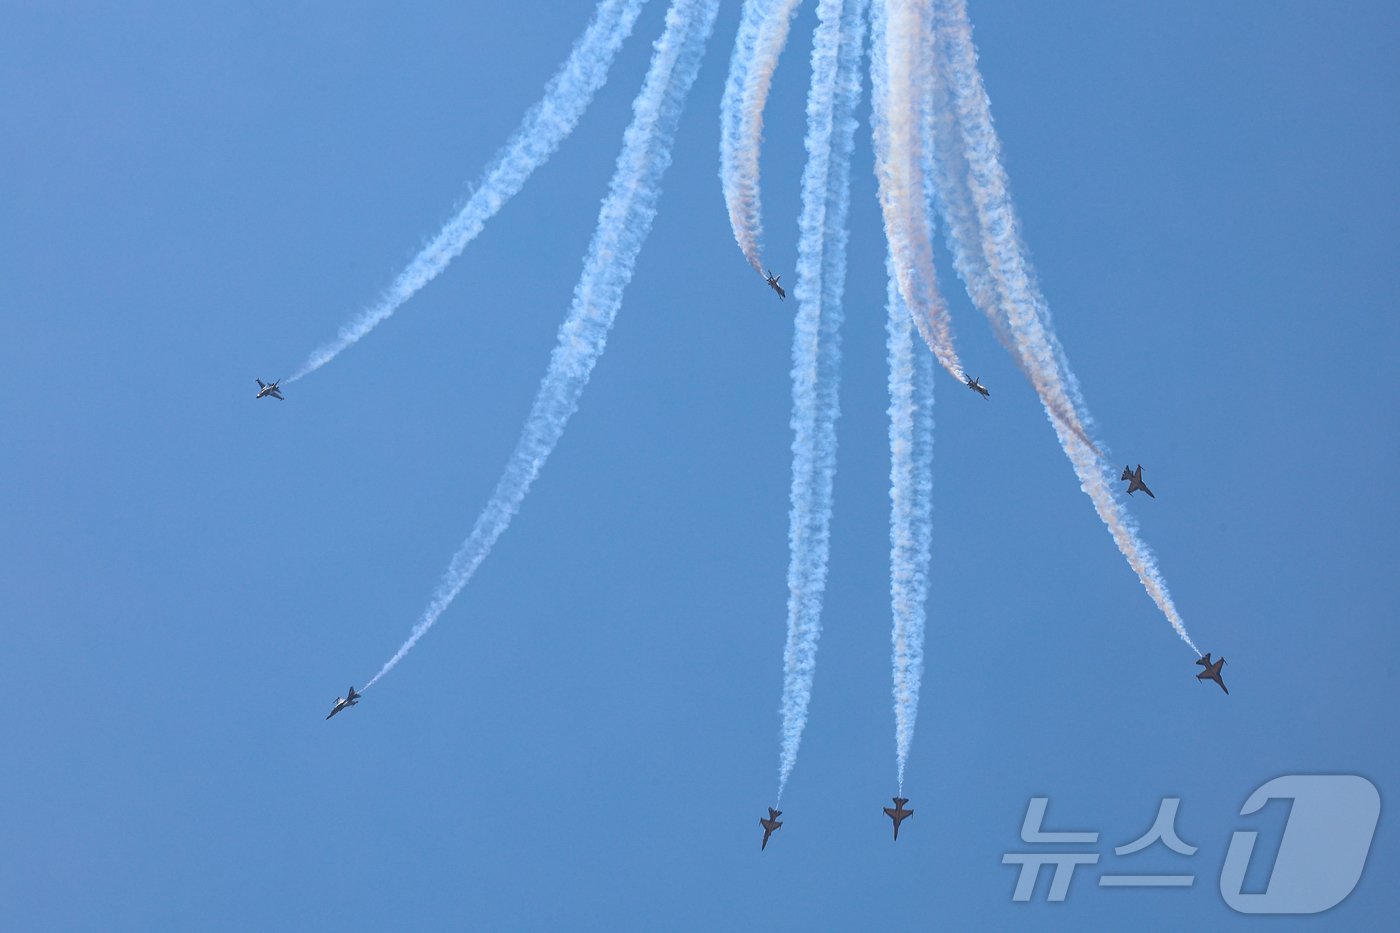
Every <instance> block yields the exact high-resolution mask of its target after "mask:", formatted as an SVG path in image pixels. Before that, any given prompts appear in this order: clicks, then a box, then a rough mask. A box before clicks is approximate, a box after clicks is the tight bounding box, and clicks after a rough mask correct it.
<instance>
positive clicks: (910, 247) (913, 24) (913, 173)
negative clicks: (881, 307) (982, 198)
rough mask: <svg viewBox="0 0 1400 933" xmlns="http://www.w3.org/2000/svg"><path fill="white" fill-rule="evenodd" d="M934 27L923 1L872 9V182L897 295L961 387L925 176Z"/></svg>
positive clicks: (896, 1)
mask: <svg viewBox="0 0 1400 933" xmlns="http://www.w3.org/2000/svg"><path fill="white" fill-rule="evenodd" d="M930 22H931V20H930V17H929V11H928V4H927V2H926V0H883V2H877V3H876V4H875V16H874V29H873V33H872V40H871V54H870V75H871V83H872V92H871V98H872V100H873V103H874V108H873V126H872V129H873V131H874V132H873V138H874V143H875V175H876V178H877V180H878V182H879V189H880V208H881V210H882V212H883V214H884V218H885V238H886V240H887V241H888V242H889V247H890V253H891V255H892V256H893V259H894V266H895V276H896V279H897V280H898V283H899V289H900V294H901V296H902V297H903V299H904V303H905V304H906V305H907V306H908V307H909V309H910V311H911V313H912V314H913V316H914V323H915V324H917V325H918V328H919V333H920V335H922V336H923V338H924V342H925V343H926V344H928V347H929V349H930V350H932V351H933V354H934V356H935V357H937V358H938V362H939V364H940V365H942V366H943V368H944V369H946V370H948V372H950V373H952V374H953V376H954V377H955V378H957V379H959V380H963V379H965V378H966V375H965V373H964V371H963V366H962V362H961V361H960V360H959V359H958V353H957V350H956V349H955V348H954V346H953V328H952V323H951V320H950V317H949V314H948V306H947V304H946V302H945V301H944V300H943V295H942V293H941V292H940V291H939V289H938V275H937V272H936V271H935V268H934V264H933V230H932V229H931V226H930V224H929V215H930V211H929V199H930V197H931V192H930V191H929V190H928V188H927V186H926V184H925V172H924V170H923V169H924V163H925V161H926V158H925V153H924V149H925V147H924V145H923V136H922V133H921V129H922V127H923V125H924V120H923V95H922V92H921V89H920V85H919V79H920V77H921V62H922V61H923V60H924V58H925V56H923V55H921V54H920V52H921V51H922V50H923V49H924V48H925V47H926V42H925V41H924V40H923V37H924V36H925V34H926V33H927V29H928V26H929V24H930Z"/></svg>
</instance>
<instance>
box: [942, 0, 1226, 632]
mask: <svg viewBox="0 0 1400 933" xmlns="http://www.w3.org/2000/svg"><path fill="white" fill-rule="evenodd" d="M938 14H939V23H938V30H937V35H938V42H937V47H938V48H939V49H940V50H941V51H942V52H943V56H942V57H943V67H944V74H945V75H946V76H947V78H948V91H949V94H950V95H951V99H952V102H953V109H954V112H955V113H956V117H957V124H958V128H959V136H958V141H959V142H960V143H961V147H962V158H963V160H964V161H965V163H966V165H967V173H966V176H965V183H966V185H967V186H968V189H969V192H970V201H971V203H972V204H973V205H975V209H976V215H977V216H976V228H977V231H978V240H979V241H978V242H975V243H969V242H966V241H964V240H959V242H958V245H957V248H956V250H955V252H960V253H962V254H963V259H962V261H965V262H972V261H980V262H981V263H982V266H983V269H984V270H985V274H986V275H987V276H988V277H989V279H990V281H991V282H992V283H993V287H994V290H995V292H996V294H997V297H998V302H997V307H996V308H995V309H991V310H990V311H989V309H987V308H983V311H984V312H986V313H989V316H993V320H994V321H996V320H998V319H999V320H1000V327H999V330H1001V331H1002V332H1003V333H1005V334H1008V335H1009V336H1010V338H1011V343H1012V346H1011V349H1012V350H1013V352H1014V353H1015V354H1016V355H1017V357H1018V359H1019V362H1020V365H1021V368H1022V369H1023V370H1024V371H1025V373H1026V374H1027V376H1029V377H1030V380H1031V384H1032V385H1033V386H1034V387H1035V390H1036V393H1037V394H1038V395H1039V396H1040V399H1041V403H1042V404H1043V405H1044V406H1045V411H1046V414H1047V415H1048V416H1049V418H1050V422H1051V424H1053V425H1054V427H1055V432H1056V434H1057V435H1058V436H1059V439H1060V445H1061V446H1062V447H1063V448H1064V450H1065V454H1066V455H1067V456H1068V457H1069V460H1070V463H1071V464H1073V466H1074V471H1075V473H1076V474H1077V475H1078V477H1079V481H1080V485H1081V488H1082V489H1083V490H1084V492H1085V493H1086V494H1088V496H1089V498H1090V499H1091V500H1092V501H1093V503H1094V508H1095V510H1096V511H1097V512H1098V513H1099V517H1100V518H1101V519H1102V520H1103V522H1104V524H1105V525H1107V526H1108V530H1109V532H1110V533H1111V534H1112V535H1113V540H1114V542H1115V543H1116V544H1117V545H1118V549H1119V550H1120V551H1121V552H1122V553H1123V556H1124V557H1126V558H1127V560H1128V564H1129V565H1130V566H1131V567H1132V568H1133V570H1134V571H1135V572H1136V573H1137V575H1138V579H1139V580H1141V581H1142V585H1143V587H1144V588H1145V589H1146V590H1147V593H1148V595H1149V596H1151V597H1152V600H1153V602H1155V603H1156V604H1157V608H1158V609H1160V610H1161V611H1162V614H1163V615H1164V616H1166V618H1167V621H1168V622H1170V623H1171V626H1172V628H1173V629H1175V630H1176V633H1177V635H1178V636H1180V637H1181V640H1182V641H1184V642H1186V644H1188V645H1190V646H1191V649H1192V650H1193V651H1195V652H1196V653H1197V654H1198V655H1199V654H1200V653H1201V652H1200V650H1199V649H1198V648H1196V645H1195V643H1194V642H1192V641H1191V636H1190V635H1188V634H1187V632H1186V626H1185V625H1184V624H1183V622H1182V620H1181V615H1180V613H1178V612H1177V609H1176V605H1175V604H1174V603H1173V602H1172V598H1171V594H1170V593H1169V592H1168V590H1167V584H1166V581H1165V580H1163V579H1162V575H1161V573H1160V571H1159V570H1158V569H1157V561H1156V558H1155V557H1153V555H1152V551H1151V550H1150V549H1149V548H1148V547H1147V544H1146V543H1145V542H1143V541H1142V540H1141V538H1140V537H1139V536H1138V532H1137V526H1136V523H1135V522H1133V520H1132V518H1131V517H1130V516H1129V515H1128V514H1127V513H1126V512H1124V511H1123V508H1122V504H1121V503H1120V502H1119V500H1118V499H1117V498H1116V497H1115V495H1114V492H1115V490H1114V487H1113V486H1112V483H1113V482H1114V477H1113V474H1112V473H1110V472H1108V470H1107V468H1106V465H1105V464H1104V462H1103V461H1102V460H1101V459H1100V457H1099V456H1098V451H1097V449H1096V448H1095V447H1094V445H1093V444H1092V443H1091V442H1090V441H1089V438H1088V436H1087V433H1088V432H1087V428H1086V425H1089V424H1091V423H1092V422H1091V421H1090V419H1089V417H1088V413H1087V408H1086V406H1085V404H1084V400H1083V398H1082V396H1081V395H1080V392H1079V386H1078V383H1077V381H1076V380H1075V378H1074V374H1073V373H1072V372H1071V371H1070V368H1069V361H1068V359H1067V358H1066V357H1065V354H1064V350H1063V349H1062V348H1061V346H1060V343H1059V340H1058V339H1057V338H1056V337H1055V334H1054V329H1053V326H1052V325H1051V322H1050V313H1049V307H1048V305H1047V304H1046V302H1045V298H1044V296H1043V295H1042V294H1041V292H1040V287H1039V285H1038V284H1037V282H1036V279H1035V274H1034V271H1033V270H1032V268H1031V265H1030V261H1029V259H1028V258H1027V255H1026V250H1025V247H1024V245H1023V243H1022V241H1021V236H1020V232H1019V231H1020V224H1019V221H1018V219H1017V217H1016V212H1015V207H1014V205H1013V204H1012V202H1011V195H1010V189H1009V186H1008V183H1007V179H1006V170H1005V168H1004V167H1003V165H1002V161H1001V143H1000V141H999V140H998V139H997V135H996V130H995V129H994V128H993V126H992V117H991V105H990V103H989V101H988V99H987V93H986V89H985V88H984V87H983V84H982V76H981V74H980V73H979V71H978V69H977V52H976V49H975V47H974V46H973V42H972V25H971V23H970V22H969V21H968V17H967V7H966V4H965V3H964V2H963V0H947V2H946V3H943V4H941V5H940V7H939V10H938ZM958 197H959V196H956V195H955V196H953V197H945V198H944V199H942V201H941V202H940V203H944V204H956V203H959V202H958V200H957V199H958ZM964 203H965V202H964ZM966 227H967V225H966V224H965V223H962V224H950V229H953V230H965V229H966ZM974 297H975V296H974Z"/></svg>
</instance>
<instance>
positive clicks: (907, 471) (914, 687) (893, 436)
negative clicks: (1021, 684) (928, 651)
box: [886, 262, 933, 795]
mask: <svg viewBox="0 0 1400 933" xmlns="http://www.w3.org/2000/svg"><path fill="white" fill-rule="evenodd" d="M889 265H890V267H891V268H890V284H889V321H888V324H887V325H886V332H887V334H888V340H887V348H888V350H889V365H890V409H889V414H890V609H891V614H892V615H893V616H894V628H893V630H892V632H891V634H890V641H891V644H892V654H893V658H892V660H893V666H894V745H895V762H896V765H897V768H898V772H899V791H900V794H901V795H903V793H904V766H905V764H906V763H907V762H908V760H909V746H910V744H911V743H912V742H913V740H914V720H915V718H916V717H917V716H918V713H919V685H920V683H921V682H922V681H923V677H924V621H925V618H924V611H925V610H924V605H925V603H926V602H927V598H928V566H929V558H930V554H931V551H932V544H933V366H932V364H931V362H930V359H929V354H927V353H924V352H922V351H920V352H917V353H916V352H915V349H916V348H915V346H914V325H913V322H912V320H911V318H910V315H909V309H908V308H907V307H905V305H904V300H903V298H902V296H901V295H900V290H899V286H898V283H897V282H896V281H895V276H894V268H893V262H890V263H889Z"/></svg>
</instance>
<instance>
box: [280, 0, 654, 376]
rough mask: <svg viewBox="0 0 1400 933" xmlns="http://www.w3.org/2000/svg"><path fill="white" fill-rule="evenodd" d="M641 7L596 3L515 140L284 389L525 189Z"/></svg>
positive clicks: (388, 311) (365, 327)
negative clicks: (378, 291) (415, 251)
mask: <svg viewBox="0 0 1400 933" xmlns="http://www.w3.org/2000/svg"><path fill="white" fill-rule="evenodd" d="M644 3H646V0H602V2H601V3H599V4H598V9H597V10H596V11H595V12H594V14H593V20H592V21H591V22H590V23H589V24H588V28H587V29H586V30H584V33H583V35H582V36H580V37H579V39H578V41H577V42H575V43H574V48H573V51H572V52H571V53H570V54H569V58H568V60H567V61H566V62H565V63H564V65H563V66H562V67H561V68H560V69H559V71H558V72H557V73H555V75H554V77H553V78H551V79H550V81H549V84H548V85H546V87H545V91H544V97H542V98H541V99H540V100H539V101H538V102H537V103H536V104H535V105H534V106H533V107H531V108H530V110H529V111H528V112H527V113H526V114H525V119H524V120H523V121H521V124H520V128H519V129H518V130H516V131H515V135H514V136H513V137H511V139H510V141H509V142H507V143H506V144H505V146H503V147H502V148H501V149H500V151H499V152H497V153H496V155H495V157H494V158H493V159H492V161H491V163H490V165H489V166H488V167H487V169H486V172H485V174H484V175H483V177H482V179H481V182H480V183H479V184H478V185H477V187H476V190H475V191H474V192H473V193H472V196H471V197H470V198H469V199H468V200H467V204H466V206H465V207H463V208H462V209H461V210H460V211H459V212H458V213H457V216H456V217H453V218H452V219H451V220H449V221H448V222H447V225H446V226H444V227H443V228H442V230H441V231H440V232H439V233H438V235H437V236H436V237H434V238H433V240H432V242H431V243H429V244H428V245H427V246H425V247H423V249H422V250H421V251H419V253H418V255H417V256H415V257H413V261H412V262H410V263H409V264H408V267H407V268H406V269H404V270H403V271H402V272H400V273H399V275H398V278H396V279H394V283H393V284H392V285H390V286H389V289H388V290H387V291H386V292H385V293H384V294H383V296H381V297H380V299H379V301H378V302H376V303H375V304H374V305H373V306H372V307H370V308H367V309H365V310H364V311H362V312H361V313H360V314H359V315H358V316H357V317H356V318H355V319H354V320H352V321H350V322H349V323H347V324H345V325H344V326H343V327H341V328H340V332H339V333H338V334H337V335H336V337H335V339H334V340H332V341H330V342H329V343H326V344H324V345H322V346H320V347H318V348H317V349H316V350H315V351H314V352H312V354H311V355H310V356H309V357H307V359H306V362H304V363H302V364H301V368H300V369H298V370H297V371H296V372H295V373H293V374H292V375H291V376H289V377H287V379H286V380H285V381H286V382H289V383H291V382H296V381H297V380H298V379H300V378H302V377H303V376H306V375H309V374H311V373H313V372H315V371H316V370H318V369H320V368H321V367H322V366H325V365H326V364H327V363H329V362H330V361H331V360H333V359H335V358H336V357H337V356H339V355H340V353H341V351H343V350H345V349H346V348H347V347H349V346H350V345H352V344H354V343H357V342H358V341H359V340H360V338H362V337H364V336H365V335H366V334H368V333H369V332H370V331H372V330H374V329H375V328H376V327H378V326H379V325H380V324H382V323H384V321H386V320H388V319H389V317H391V316H392V315H393V313H394V312H395V311H397V310H398V309H399V307H400V306H402V305H403V303H404V302H406V301H408V299H410V298H412V297H413V296H414V295H415V294H416V293H417V292H418V291H419V289H421V288H422V287H423V286H425V285H427V284H428V283H429V282H431V281H432V280H433V279H435V278H437V276H438V273H440V272H442V270H443V269H445V268H447V265H448V263H450V262H452V260H454V259H456V258H457V257H458V256H460V255H461V254H462V250H464V249H466V248H467V244H468V243H470V242H471V241H472V240H474V239H475V238H476V236H477V234H479V233H481V230H482V228H483V227H484V226H485V225H486V221H488V220H490V219H491V218H492V217H494V216H495V215H496V212H497V211H499V210H500V209H501V208H502V207H503V206H504V205H505V203H506V202H507V201H509V200H510V199H511V198H512V197H514V196H515V195H516V194H517V193H518V192H519V191H520V189H521V188H522V187H524V185H525V182H526V180H527V179H528V178H529V177H530V175H531V173H532V172H534V170H535V169H537V168H539V167H540V166H541V165H543V164H544V163H545V162H546V161H547V160H548V159H549V157H550V156H552V155H553V154H554V152H555V150H556V149H558V148H559V145H560V143H562V142H563V141H564V140H565V139H566V138H568V136H569V134H570V133H572V132H573V130H574V127H575V126H576V125H577V124H578V121H579V119H580V118H581V117H582V116H583V113H584V111H585V110H587V109H588V105H589V104H590V103H592V101H593V95H594V94H596V93H597V92H598V90H599V89H600V88H601V87H602V86H603V84H604V83H606V81H607V79H608V70H609V69H610V68H611V67H612V63H613V59H614V57H616V55H617V51H618V49H620V48H621V47H622V43H623V42H625V41H626V40H627V37H628V36H629V35H631V34H632V27H633V25H634V24H635V23H636V21H637V14H638V13H640V12H641V9H642V5H643V4H644Z"/></svg>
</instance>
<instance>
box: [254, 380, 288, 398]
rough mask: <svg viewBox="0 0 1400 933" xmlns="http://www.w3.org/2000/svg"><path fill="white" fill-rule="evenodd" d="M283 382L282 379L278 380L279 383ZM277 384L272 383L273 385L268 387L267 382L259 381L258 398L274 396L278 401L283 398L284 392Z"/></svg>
mask: <svg viewBox="0 0 1400 933" xmlns="http://www.w3.org/2000/svg"><path fill="white" fill-rule="evenodd" d="M281 381H282V380H281V379H278V380H277V382H281ZM277 382H274V383H272V385H268V384H267V383H265V382H263V381H262V380H261V379H259V380H258V398H263V397H264V396H267V395H270V396H272V397H273V398H276V399H280V398H282V390H281V389H279V388H277Z"/></svg>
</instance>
